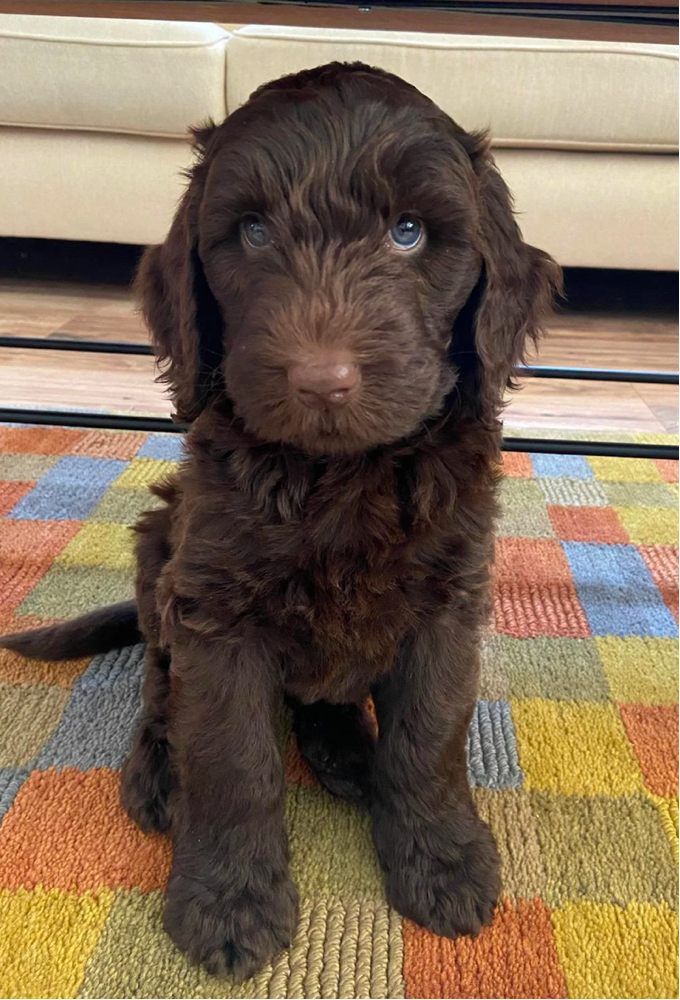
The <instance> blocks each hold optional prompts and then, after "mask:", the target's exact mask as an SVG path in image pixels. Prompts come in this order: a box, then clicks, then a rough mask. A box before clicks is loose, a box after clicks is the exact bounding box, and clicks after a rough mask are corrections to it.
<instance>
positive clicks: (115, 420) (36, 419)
mask: <svg viewBox="0 0 680 1000" xmlns="http://www.w3.org/2000/svg"><path fill="white" fill-rule="evenodd" d="M9 422H13V423H18V424H52V425H54V426H57V427H90V428H106V429H107V430H124V431H152V432H160V431H165V432H169V433H172V434H182V433H184V432H185V431H186V430H188V427H187V425H186V424H179V423H175V422H174V421H173V420H170V418H169V417H142V416H134V415H124V414H117V413H77V412H73V411H71V410H21V409H18V408H17V409H15V408H13V407H2V408H0V423H9ZM503 451H529V452H540V453H542V454H549V455H608V456H611V457H613V458H672V459H677V458H678V448H677V447H676V446H675V445H667V444H637V443H634V442H629V441H568V440H561V439H559V438H558V439H555V440H548V439H546V438H518V437H507V438H504V439H503Z"/></svg>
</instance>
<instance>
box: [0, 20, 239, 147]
mask: <svg viewBox="0 0 680 1000" xmlns="http://www.w3.org/2000/svg"><path fill="white" fill-rule="evenodd" d="M228 39H229V33H228V32H227V31H225V30H224V29H223V28H221V27H220V26H219V25H216V24H198V23H197V24H194V23H191V24H189V23H182V22H179V21H132V20H130V21H125V20H115V19H105V18H76V17H32V16H30V15H23V14H22V15H0V66H1V67H2V69H1V70H0V123H3V124H6V125H19V126H22V125H23V126H33V127H39V128H53V129H84V130H87V131H104V132H123V133H137V134H143V135H155V136H168V137H179V136H182V137H185V136H186V133H187V128H188V127H189V125H193V124H197V123H199V122H200V121H202V120H204V119H205V118H206V117H208V116H209V115H210V116H212V117H214V118H215V119H217V120H218V121H219V120H221V119H222V118H224V116H225V114H226V104H225V94H224V86H225V80H224V75H225V68H224V67H225V58H226V56H225V49H226V44H227V40H228Z"/></svg>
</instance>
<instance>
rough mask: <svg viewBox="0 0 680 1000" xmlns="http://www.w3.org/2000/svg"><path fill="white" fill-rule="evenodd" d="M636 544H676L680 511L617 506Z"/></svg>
mask: <svg viewBox="0 0 680 1000" xmlns="http://www.w3.org/2000/svg"><path fill="white" fill-rule="evenodd" d="M615 510H616V512H617V514H618V515H619V520H620V522H621V524H622V525H623V527H624V528H625V529H626V531H627V532H628V536H629V538H630V540H631V542H632V543H633V544H634V545H676V544H677V541H678V512H677V510H663V509H662V508H660V507H616V508H615Z"/></svg>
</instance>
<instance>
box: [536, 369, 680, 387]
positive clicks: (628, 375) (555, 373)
mask: <svg viewBox="0 0 680 1000" xmlns="http://www.w3.org/2000/svg"><path fill="white" fill-rule="evenodd" d="M517 372H518V374H520V375H529V376H531V377H532V378H564V379H574V380H578V381H585V382H650V383H652V384H654V385H677V384H678V372H660V371H629V370H628V369H625V368H561V367H559V366H556V365H518V366H517Z"/></svg>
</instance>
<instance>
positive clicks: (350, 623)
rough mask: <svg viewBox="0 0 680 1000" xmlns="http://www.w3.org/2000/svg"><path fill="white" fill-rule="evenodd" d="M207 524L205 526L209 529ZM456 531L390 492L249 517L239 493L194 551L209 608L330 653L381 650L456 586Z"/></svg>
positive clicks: (365, 492) (328, 498)
mask: <svg viewBox="0 0 680 1000" xmlns="http://www.w3.org/2000/svg"><path fill="white" fill-rule="evenodd" d="M206 530H211V529H206ZM455 534H456V533H455V531H454V529H453V527H450V528H449V530H448V531H445V530H443V529H442V527H441V525H438V526H437V527H434V526H432V525H430V526H429V527H424V526H423V525H416V524H414V523H412V518H411V519H409V518H408V517H406V516H405V514H404V511H403V509H402V506H401V504H400V502H399V498H398V496H397V495H396V493H395V492H393V491H387V490H383V491H381V492H376V491H369V490H362V491H361V492H359V493H358V495H356V496H354V498H353V502H352V503H349V502H347V503H343V502H342V498H338V497H337V496H336V497H333V496H326V497H320V498H315V499H314V502H312V503H310V504H309V505H307V507H306V508H305V509H304V510H302V511H298V512H296V513H295V514H293V515H292V516H289V517H285V518H284V517H281V516H280V512H278V511H274V510H272V509H269V510H265V511H260V512H259V513H257V512H256V513H254V512H253V511H250V512H249V513H248V515H246V507H245V504H244V502H243V500H242V498H237V499H236V502H235V503H234V509H233V510H232V512H231V517H230V519H229V521H228V523H227V524H226V525H225V533H224V535H223V537H222V538H221V539H219V540H217V539H215V540H214V541H213V542H212V544H203V545H200V544H199V546H198V547H197V548H194V546H193V545H192V544H191V538H190V541H189V546H188V547H189V549H193V553H192V560H193V561H194V564H195V563H196V561H197V559H198V558H200V556H199V555H198V553H199V551H202V552H203V553H204V556H205V557H207V560H208V562H207V564H206V565H204V572H203V574H202V578H203V582H204V586H205V593H206V595H209V598H210V605H211V607H212V608H213V609H214V613H216V614H219V615H220V617H221V618H222V619H223V620H233V619H234V618H236V619H243V618H245V617H249V618H251V619H253V618H256V619H257V620H259V621H262V620H264V621H266V622H270V623H272V624H275V625H276V626H278V627H281V628H284V629H285V630H286V631H287V632H288V633H291V634H295V635H297V636H298V637H300V638H303V639H305V638H306V640H308V641H312V642H313V643H315V644H316V645H317V646H319V647H320V648H323V649H324V650H326V651H328V652H330V650H331V649H333V650H334V651H335V654H336V655H337V651H338V650H339V649H340V648H343V647H344V648H347V649H348V650H349V649H356V648H357V647H360V648H361V649H362V651H363V655H364V656H366V655H369V656H372V655H375V656H379V655H381V651H382V650H385V649H386V648H387V647H390V649H391V648H392V647H393V645H394V643H395V642H397V641H398V639H399V637H400V636H401V635H403V633H404V632H405V631H406V630H407V629H408V628H410V627H411V626H412V625H413V624H415V623H417V622H418V621H419V620H421V619H422V617H423V616H424V615H426V614H427V613H429V612H431V611H432V610H436V608H437V607H438V606H441V604H442V603H444V602H445V601H446V599H447V596H448V595H449V593H450V591H451V589H452V588H455V562H456V555H457V553H458V550H459V547H460V546H459V544H458V543H457V541H456V538H455Z"/></svg>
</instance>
